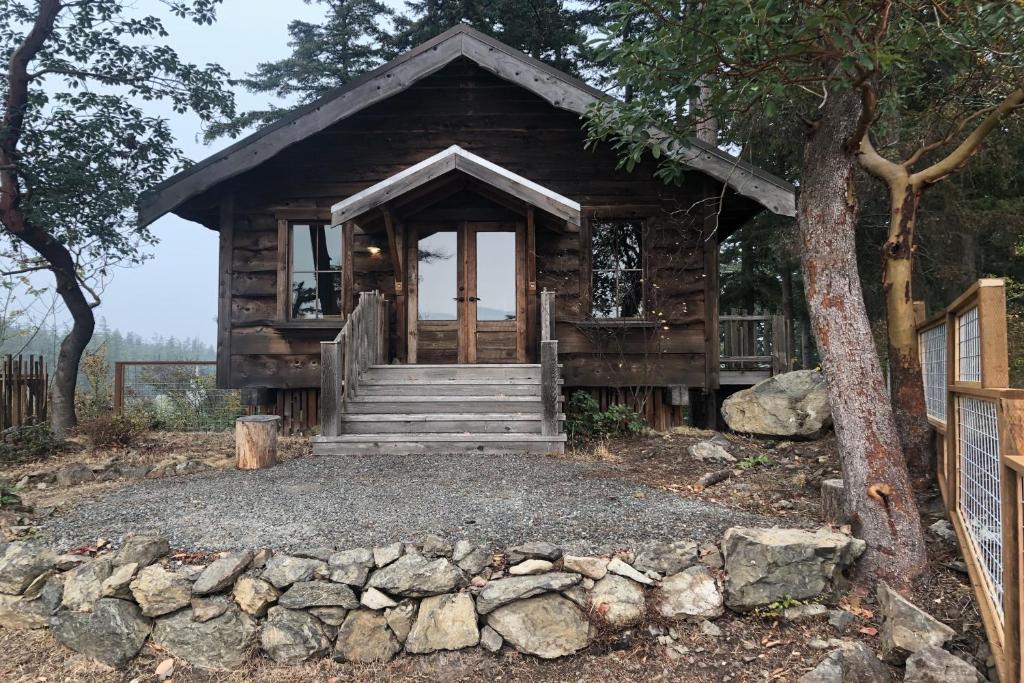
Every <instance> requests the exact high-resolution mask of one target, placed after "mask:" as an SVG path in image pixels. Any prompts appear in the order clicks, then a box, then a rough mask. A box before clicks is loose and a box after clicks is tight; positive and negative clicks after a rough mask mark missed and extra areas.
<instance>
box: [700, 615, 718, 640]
mask: <svg viewBox="0 0 1024 683" xmlns="http://www.w3.org/2000/svg"><path fill="white" fill-rule="evenodd" d="M700 632H701V633H703V634H704V635H706V636H708V637H710V638H718V637H720V636H721V635H722V629H720V628H718V626H716V625H715V624H713V623H711V622H710V621H708V620H707V619H705V620H704V621H702V622H700Z"/></svg>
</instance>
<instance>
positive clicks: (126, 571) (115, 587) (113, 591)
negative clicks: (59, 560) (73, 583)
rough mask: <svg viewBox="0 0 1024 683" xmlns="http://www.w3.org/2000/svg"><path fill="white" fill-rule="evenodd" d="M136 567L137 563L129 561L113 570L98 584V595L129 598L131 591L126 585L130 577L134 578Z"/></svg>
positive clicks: (129, 581) (130, 580)
mask: <svg viewBox="0 0 1024 683" xmlns="http://www.w3.org/2000/svg"><path fill="white" fill-rule="evenodd" d="M138 568H139V565H138V564H136V563H135V562H129V563H128V564H122V565H121V566H120V567H118V568H117V569H115V570H113V571H112V572H111V573H110V576H108V577H107V578H105V579H104V580H103V583H101V584H100V597H104V598H121V599H123V600H131V597H132V591H131V589H130V588H129V587H128V586H129V584H131V582H132V579H133V578H135V571H136V570H137V569H138ZM69 575H70V572H69Z"/></svg>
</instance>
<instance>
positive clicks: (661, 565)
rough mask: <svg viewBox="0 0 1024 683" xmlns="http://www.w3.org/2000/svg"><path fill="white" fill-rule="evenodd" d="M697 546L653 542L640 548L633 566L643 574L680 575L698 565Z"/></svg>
mask: <svg viewBox="0 0 1024 683" xmlns="http://www.w3.org/2000/svg"><path fill="white" fill-rule="evenodd" d="M697 562H698V555H697V544H696V543H694V542H693V541H672V542H670V543H661V542H657V541H655V542H651V543H645V544H644V545H642V546H640V548H639V550H638V551H637V553H636V558H635V559H634V560H633V566H634V567H636V568H637V569H639V570H640V571H642V572H646V571H654V572H658V573H659V574H661V575H663V576H668V575H670V574H678V573H679V572H681V571H683V570H684V569H686V568H687V567H692V566H693V565H695V564H697Z"/></svg>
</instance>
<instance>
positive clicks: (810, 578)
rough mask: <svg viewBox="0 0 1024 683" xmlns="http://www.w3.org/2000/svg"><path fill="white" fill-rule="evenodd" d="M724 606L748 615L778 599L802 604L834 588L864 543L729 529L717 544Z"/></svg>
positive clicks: (824, 532)
mask: <svg viewBox="0 0 1024 683" xmlns="http://www.w3.org/2000/svg"><path fill="white" fill-rule="evenodd" d="M722 552H723V554H724V555H725V570H726V571H727V572H728V579H727V580H726V583H725V591H726V593H725V602H726V604H727V605H728V606H729V607H731V608H733V609H736V610H740V611H743V610H749V609H753V608H755V607H760V606H763V605H769V604H771V603H773V602H775V601H777V600H782V599H784V598H793V599H797V600H805V599H807V598H813V597H815V596H817V595H819V594H821V593H822V592H823V591H825V590H829V589H832V588H835V587H837V584H839V583H841V582H842V580H843V571H844V570H845V569H846V568H847V567H849V566H850V565H851V564H853V561H854V560H855V559H856V558H858V557H860V554H861V553H863V552H864V541H862V540H860V539H856V538H853V537H851V536H848V535H846V534H841V533H838V532H834V531H829V530H828V529H819V530H818V531H815V532H810V531H802V530H800V529H748V528H739V527H734V528H732V529H729V530H728V531H726V532H725V538H724V539H723V540H722Z"/></svg>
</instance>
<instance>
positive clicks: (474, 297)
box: [466, 296, 481, 301]
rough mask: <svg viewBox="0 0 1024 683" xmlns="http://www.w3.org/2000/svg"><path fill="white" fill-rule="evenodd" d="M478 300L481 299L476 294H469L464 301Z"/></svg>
mask: <svg viewBox="0 0 1024 683" xmlns="http://www.w3.org/2000/svg"><path fill="white" fill-rule="evenodd" d="M480 300H481V299H480V297H478V296H471V297H469V298H468V299H466V301H480Z"/></svg>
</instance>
